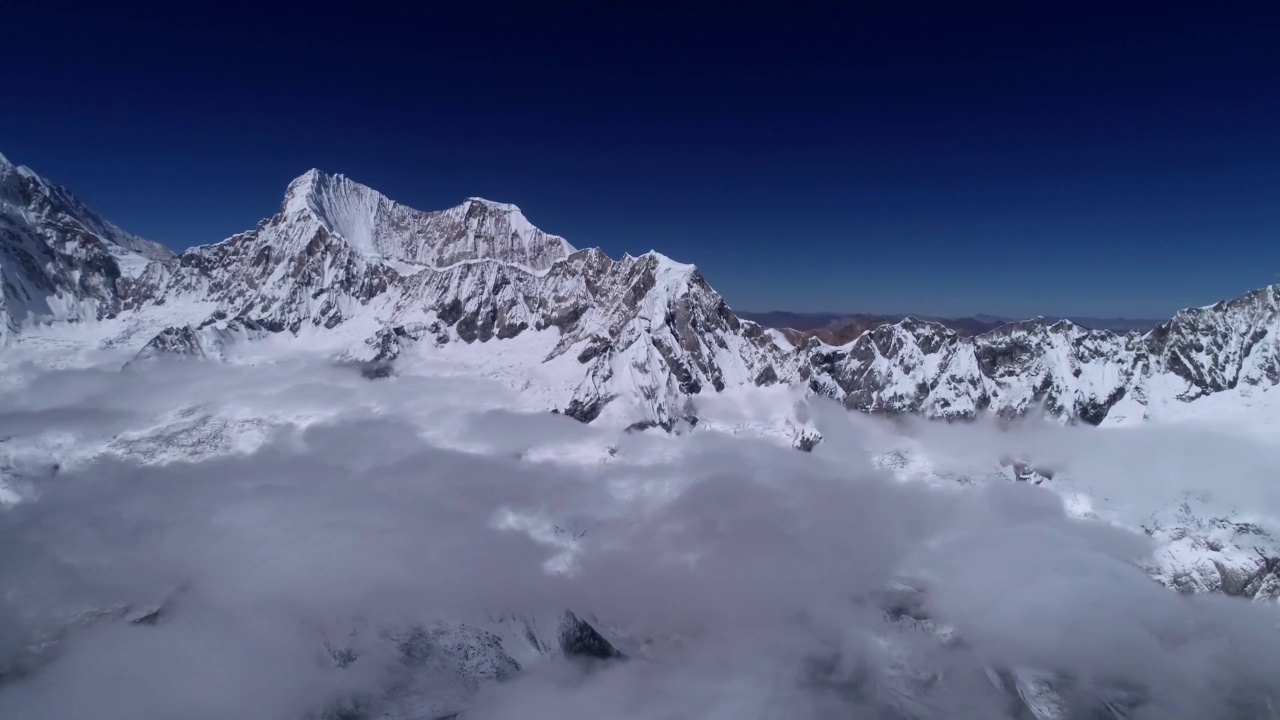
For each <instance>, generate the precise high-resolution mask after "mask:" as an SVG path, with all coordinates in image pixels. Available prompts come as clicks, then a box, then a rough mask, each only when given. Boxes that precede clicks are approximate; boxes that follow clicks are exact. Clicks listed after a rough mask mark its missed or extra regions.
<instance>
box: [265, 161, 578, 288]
mask: <svg viewBox="0 0 1280 720" xmlns="http://www.w3.org/2000/svg"><path fill="white" fill-rule="evenodd" d="M281 215H282V216H283V217H285V218H288V219H289V220H290V221H291V222H293V223H299V222H305V218H308V217H309V218H312V219H314V220H315V221H316V222H318V223H319V225H320V226H321V227H323V228H324V230H325V231H326V232H327V233H329V234H331V235H333V236H335V237H338V238H341V239H342V240H343V241H344V242H346V243H347V244H348V245H349V246H350V247H351V248H352V249H353V250H354V251H355V252H357V253H358V254H360V255H361V256H362V257H365V258H370V259H383V260H390V261H395V262H401V263H410V264H413V265H421V266H425V267H431V268H442V267H447V266H450V265H455V264H457V263H461V262H469V261H478V260H496V261H499V262H504V263H508V264H511V265H517V266H520V267H523V268H527V269H529V270H531V271H534V272H543V271H546V270H547V269H548V268H550V267H551V265H552V264H553V263H555V262H556V261H557V260H562V259H564V258H565V257H568V256H569V255H570V254H571V253H573V252H574V248H573V246H572V245H570V244H569V243H568V242H567V241H566V240H565V239H564V238H561V237H556V236H554V235H548V234H547V233H544V232H542V231H541V230H539V229H538V228H536V227H534V226H533V224H532V223H530V222H529V221H528V219H526V218H525V216H524V214H523V213H521V212H520V209H519V208H517V207H516V206H515V205H508V204H505V203H496V202H491V201H489V200H483V199H480V198H468V199H467V200H466V201H464V202H463V203H462V204H461V205H458V206H457V207H453V208H449V209H448V210H441V211H437V212H423V211H421V210H415V209H413V208H410V207H407V206H405V205H401V204H399V203H396V202H394V201H393V200H391V199H389V198H387V196H385V195H383V194H382V193H379V192H378V191H376V190H374V189H372V188H370V187H367V186H365V185H361V184H360V183H357V182H355V181H353V180H351V179H349V178H347V177H346V176H344V175H329V174H327V173H324V172H321V171H319V170H310V171H308V172H306V173H304V174H303V175H301V176H299V177H298V178H297V179H296V180H294V181H293V182H291V183H289V187H288V189H287V190H286V191H285V199H284V205H283V207H282V208H281Z"/></svg>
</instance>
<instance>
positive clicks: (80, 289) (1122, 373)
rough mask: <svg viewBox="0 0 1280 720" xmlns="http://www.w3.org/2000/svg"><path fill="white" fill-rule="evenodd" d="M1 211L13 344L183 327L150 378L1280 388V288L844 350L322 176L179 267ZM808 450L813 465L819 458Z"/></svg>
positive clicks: (74, 227)
mask: <svg viewBox="0 0 1280 720" xmlns="http://www.w3.org/2000/svg"><path fill="white" fill-rule="evenodd" d="M0 201H2V202H3V212H2V213H0V240H2V242H0V269H3V279H4V286H3V295H2V296H0V302H2V304H0V313H2V314H3V315H4V321H5V322H4V323H3V324H2V325H0V333H4V334H6V335H11V334H13V333H16V332H19V331H20V330H21V329H22V328H24V327H27V326H30V325H32V324H39V323H47V322H53V321H73V322H74V321H86V320H99V319H105V318H111V317H117V316H120V317H131V316H138V317H147V316H149V315H150V314H157V313H160V312H162V311H163V312H164V313H165V317H166V324H170V323H172V320H169V319H168V318H172V317H174V316H175V315H176V316H177V317H178V318H179V320H178V324H175V325H173V326H172V327H169V328H168V329H166V330H164V331H163V332H162V333H160V335H159V336H157V337H155V338H154V339H152V341H151V342H149V343H147V345H146V347H144V348H143V349H142V351H141V353H140V357H144V358H145V357H150V356H155V355H158V354H180V355H189V356H196V357H221V356H223V355H224V351H225V349H226V348H227V347H228V346H229V345H230V344H233V343H237V342H244V341H246V340H253V339H256V338H259V337H262V336H264V335H266V334H269V333H276V332H288V333H295V334H296V333H301V332H303V331H307V332H313V331H324V330H335V329H337V328H338V327H339V326H343V327H344V330H343V331H342V332H343V333H348V330H347V329H346V328H350V327H356V328H368V329H367V330H361V331H360V335H359V338H360V339H358V340H354V341H353V342H352V343H351V344H350V345H349V346H348V347H346V348H345V349H344V350H343V351H342V354H343V355H344V356H346V357H348V358H350V359H355V360H362V361H376V362H378V363H385V362H391V361H394V360H396V359H397V358H398V357H400V356H401V355H403V353H405V352H406V351H408V350H409V349H410V348H413V347H415V346H418V345H423V344H425V346H424V351H426V348H430V347H436V346H441V345H446V344H449V343H467V344H473V343H490V342H503V341H506V340H510V339H512V338H517V337H520V336H523V335H525V334H526V333H530V332H533V333H554V335H553V337H554V342H552V343H550V344H549V345H547V346H544V347H550V350H549V351H547V350H541V351H538V353H537V354H531V355H530V356H529V357H527V358H525V359H524V360H523V362H527V364H528V365H529V366H530V367H531V368H532V367H534V366H537V365H539V364H547V363H550V364H555V366H556V367H557V368H559V370H558V372H561V373H562V374H564V375H566V376H568V377H571V378H574V379H573V380H572V382H570V383H569V384H568V386H567V387H569V388H570V389H569V390H557V391H555V392H556V394H554V395H551V396H548V404H549V405H550V407H551V408H555V409H558V410H560V411H562V412H563V413H564V414H566V415H569V416H571V417H575V418H577V419H579V420H582V421H584V422H591V421H593V420H595V419H597V418H600V417H601V416H604V415H609V416H611V417H612V416H617V417H616V418H615V419H617V420H620V421H622V422H623V424H624V426H625V425H630V424H633V423H640V424H646V425H651V426H661V427H673V426H674V425H675V424H676V423H678V422H680V421H681V420H683V419H686V418H696V417H697V409H696V399H697V398H698V397H699V396H700V395H702V394H703V393H714V392H719V391H721V390H724V389H726V388H739V387H742V388H750V387H753V386H767V385H773V384H777V383H782V384H791V385H802V386H805V387H807V388H808V389H809V390H810V391H811V392H815V393H819V394H822V395H827V396H830V397H833V398H836V399H838V400H841V401H842V402H844V403H845V405H846V406H848V407H849V408H850V409H854V410H858V411H862V412H870V413H887V414H900V413H919V414H923V415H926V416H929V417H936V418H946V419H959V418H970V417H973V416H975V415H977V414H979V413H984V412H991V413H995V414H998V415H1001V416H1014V415H1021V414H1024V413H1028V412H1045V413H1047V414H1049V415H1052V416H1056V417H1060V418H1062V419H1064V420H1066V421H1071V422H1083V423H1090V424H1097V423H1100V422H1102V421H1103V420H1105V419H1108V418H1112V419H1119V418H1141V417H1145V416H1147V415H1148V413H1149V411H1150V409H1151V408H1153V407H1158V406H1162V405H1165V404H1168V403H1171V402H1182V401H1189V400H1194V399H1197V398H1200V397H1203V396H1206V395H1210V394H1213V393H1218V392H1225V391H1233V390H1238V389H1240V388H1242V387H1243V388H1248V387H1251V386H1271V385H1275V384H1276V383H1277V382H1280V350H1278V345H1277V343H1278V342H1280V334H1278V332H1280V330H1278V328H1280V317H1278V313H1277V309H1278V308H1280V286H1272V287H1268V288H1263V289H1261V290H1256V291H1253V292H1251V293H1247V294H1246V295H1244V296H1242V297H1240V298H1238V299H1235V300H1232V301H1229V302H1222V303H1218V304H1216V305H1213V306H1210V307H1206V308H1197V309H1192V310H1185V311H1183V312H1180V313H1179V314H1178V315H1177V316H1175V317H1174V318H1173V319H1171V320H1170V321H1169V322H1167V323H1164V324H1161V325H1159V326H1157V327H1156V328H1155V329H1153V330H1151V331H1150V332H1147V333H1146V334H1138V333H1136V332H1133V333H1129V334H1125V335H1119V334H1115V333H1112V332H1108V331H1105V330H1089V329H1085V328H1083V327H1081V326H1078V325H1075V324H1072V323H1070V322H1067V321H1058V322H1053V323H1048V322H1045V321H1042V320H1034V321H1026V322H1019V323H1010V324H1006V325H1001V326H999V327H996V328H995V329H990V330H987V331H985V332H980V333H978V334H969V333H967V332H966V333H961V332H957V331H955V330H952V329H949V328H948V327H946V326H944V325H942V324H939V323H936V322H931V321H923V320H918V319H914V318H906V319H904V320H901V321H899V322H895V323H879V324H875V325H874V326H869V327H870V329H868V330H866V331H865V332H862V333H861V334H860V335H857V336H856V337H854V338H853V339H852V340H851V341H849V342H847V343H845V344H843V345H839V346H832V345H828V344H825V343H823V342H821V341H818V340H815V339H812V338H807V339H806V338H800V337H799V336H793V337H791V339H790V341H788V340H787V339H784V335H783V334H782V333H778V332H775V331H769V330H765V329H764V328H763V327H761V326H760V325H757V324H755V323H752V322H746V321H743V320H741V319H740V318H739V317H738V316H737V315H735V314H734V313H733V312H732V311H731V310H730V309H729V307H728V306H727V305H726V303H725V302H724V299H723V298H721V297H720V296H719V295H718V294H717V293H716V292H715V291H714V290H713V289H712V288H711V287H710V286H709V285H708V284H707V282H706V281H705V279H704V278H703V277H702V274H701V273H700V272H698V270H697V269H696V268H694V267H693V266H690V265H683V264H680V263H677V262H675V261H673V260H671V259H669V258H666V257H664V256H662V255H660V254H658V253H653V252H651V253H647V254H644V255H641V256H639V257H633V256H630V255H628V256H624V257H623V258H621V259H619V260H614V259H612V258H610V257H608V256H607V255H605V254H604V253H603V252H601V251H600V250H598V249H587V250H575V249H574V248H573V247H572V246H571V245H569V243H568V242H566V241H565V240H564V239H563V238H559V237H556V236H553V235H549V234H547V233H544V232H542V231H541V230H538V229H537V228H536V227H534V226H533V225H532V224H530V223H529V221H528V220H527V219H526V218H525V217H524V215H523V214H522V213H521V212H520V211H519V209H517V208H516V207H515V206H513V205H507V204H502V203H495V202H490V201H487V200H481V199H478V198H471V199H468V200H467V201H465V202H463V203H462V204H461V205H459V206H457V207H454V208H450V209H448V210H443V211H439V212H422V211H418V210H414V209H412V208H409V207H406V206H404V205H400V204H398V203H395V202H394V201H392V200H390V199H388V198H387V197H386V196H384V195H382V194H380V193H378V192H376V191H374V190H372V189H370V188H368V187H365V186H363V185H360V184H359V183H356V182H354V181H351V180H349V179H347V178H345V177H343V176H341V175H327V174H325V173H322V172H319V171H316V170H312V171H310V172H308V173H306V174H304V175H302V176H301V177H299V178H298V179H297V180H295V181H294V182H292V183H291V184H290V185H289V187H288V189H287V191H286V194H285V199H284V202H283V204H282V206H281V209H280V212H279V213H277V214H276V215H275V216H273V217H271V218H269V219H267V220H264V221H263V222H261V223H260V224H259V225H258V227H256V228H254V229H253V230H250V231H249V232H245V233H241V234H239V235H236V236H234V237H231V238H228V239H227V240H225V241H223V242H220V243H216V244H213V245H207V246H202V247H196V248H192V249H190V250H188V251H187V252H185V253H183V254H182V255H181V256H178V257H174V256H173V255H172V254H171V253H169V252H168V251H167V250H165V249H164V248H162V247H160V246H158V245H155V244H153V243H148V242H147V241H145V240H140V239H138V238H136V237H133V236H131V235H128V234H127V233H123V232H122V231H120V230H119V229H118V228H115V227H114V226H112V225H110V224H109V223H106V222H105V221H103V220H101V219H100V218H98V217H97V216H96V215H94V214H93V213H92V212H90V211H89V210H88V209H86V208H84V206H83V205H82V204H80V203H79V201H77V200H75V198H74V197H72V196H71V195H70V194H69V193H67V192H66V191H65V190H62V189H60V188H56V187H55V186H53V185H51V184H50V183H48V182H46V181H44V180H42V179H40V178H39V177H38V176H36V175H35V174H34V173H32V172H31V171H30V170H27V169H25V168H14V167H13V166H12V165H9V164H8V163H7V162H3V163H0ZM210 313H212V315H211V314H210ZM228 318H232V319H233V320H230V321H228V320H227V319H228ZM184 323H185V324H184ZM335 337H337V336H335ZM342 337H346V335H342ZM793 343H794V344H793ZM380 367H381V366H380ZM801 435H802V436H803V437H800V438H799V439H798V440H797V446H798V447H801V448H802V449H811V448H812V447H813V445H814V444H815V443H816V442H817V437H816V435H812V434H811V433H808V432H807V431H806V432H802V433H801Z"/></svg>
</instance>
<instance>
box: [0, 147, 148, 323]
mask: <svg viewBox="0 0 1280 720" xmlns="http://www.w3.org/2000/svg"><path fill="white" fill-rule="evenodd" d="M172 257H173V253H172V252H170V251H169V250H168V249H167V248H165V247H164V246H162V245H158V244H156V243H153V242H149V241H147V240H143V239H142V238H139V237H135V236H133V235H130V234H128V233H126V232H124V231H123V230H121V229H120V228H118V227H116V226H115V225H112V224H111V223H109V222H107V221H105V220H103V219H102V218H100V217H98V215H97V214H95V213H94V212H93V211H92V210H90V209H89V208H87V207H85V206H84V204H82V203H81V202H80V201H79V200H77V199H76V198H75V196H73V195H72V194H71V193H70V192H68V191H67V190H66V189H64V188H61V187H58V186H57V185H54V184H53V183H50V182H49V181H47V180H45V179H43V178H41V177H40V176H39V175H36V174H35V173H34V172H32V171H31V170H30V169H29V168H26V167H21V166H15V165H13V164H12V163H10V162H9V161H8V160H7V159H5V157H4V156H3V155H0V340H2V339H4V338H5V337H7V336H8V335H10V334H12V333H16V332H18V331H19V330H21V329H22V328H23V327H24V326H26V327H29V326H32V325H39V324H44V323H50V322H62V321H69V322H79V321H84V320H101V319H104V318H110V317H114V316H115V315H116V314H118V313H119V312H120V311H121V309H122V308H123V307H124V305H125V304H126V303H127V302H128V301H129V299H130V298H131V297H132V293H133V291H134V284H133V282H134V279H135V278H136V277H137V276H138V275H139V274H141V273H142V271H143V270H144V269H145V268H146V267H147V265H148V264H151V263H158V264H160V265H163V264H164V263H166V262H169V261H170V259H171V258H172Z"/></svg>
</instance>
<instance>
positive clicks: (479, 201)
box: [465, 197, 520, 212]
mask: <svg viewBox="0 0 1280 720" xmlns="http://www.w3.org/2000/svg"><path fill="white" fill-rule="evenodd" d="M465 204H466V205H482V206H484V207H485V208H488V209H491V210H497V211H500V212H520V208H518V207H516V206H515V205H513V204H511V203H504V202H498V201H496V200H486V199H484V198H482V197H469V198H467V199H466V201H465Z"/></svg>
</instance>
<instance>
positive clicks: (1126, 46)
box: [0, 0, 1280, 317]
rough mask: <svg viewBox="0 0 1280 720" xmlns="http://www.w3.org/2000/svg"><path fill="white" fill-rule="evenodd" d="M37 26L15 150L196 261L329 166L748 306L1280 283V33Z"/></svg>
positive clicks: (1119, 7) (1049, 24)
mask: <svg viewBox="0 0 1280 720" xmlns="http://www.w3.org/2000/svg"><path fill="white" fill-rule="evenodd" d="M40 5H41V4H39V3H26V4H23V6H21V7H12V6H10V7H7V8H6V10H5V12H4V13H3V15H4V25H5V29H4V37H3V43H0V93H3V94H2V95H0V103H2V104H0V108H2V109H0V152H3V153H4V154H6V155H7V156H8V157H9V159H10V160H12V161H14V162H18V163H22V164H26V165H30V166H32V167H33V168H35V169H36V170H37V171H39V172H41V173H42V174H44V175H46V176H48V177H51V178H52V179H54V180H57V181H58V182H60V183H62V184H64V185H67V186H68V187H70V188H71V189H72V190H73V191H75V192H76V193H77V194H78V195H80V196H81V198H82V199H83V200H84V201H85V202H86V203H88V204H89V205H90V206H92V207H94V208H96V209H98V210H99V211H100V212H102V213H103V214H104V215H105V216H106V217H108V218H109V219H111V220H113V221H115V222H116V223H117V224H119V225H121V226H123V227H125V228H126V229H129V230H131V231H133V232H135V233H138V234H140V235H143V236H145V237H149V238H152V239H155V240H158V241H161V242H164V243H167V244H169V245H171V246H173V247H175V248H182V247H186V246H189V245H192V244H200V243H208V242H214V241H217V240H220V239H222V238H224V237H226V236H228V235H231V234H233V233H235V232H238V231H241V230H245V229H249V228H251V227H253V226H254V224H255V223H256V222H257V221H258V220H259V219H261V218H263V217H266V216H269V215H270V214H272V213H273V212H274V211H275V210H276V209H277V207H278V205H279V202H280V198H281V196H282V194H283V190H284V186H285V185H286V184H287V183H288V181H289V180H290V179H291V178H293V177H294V176H296V175H299V174H301V173H302V172H303V171H305V170H306V169H308V168H310V167H313V166H315V167H320V168H322V169H324V170H327V171H331V172H342V173H344V174H346V175H348V176H350V177H352V178H355V179H356V180H359V181H361V182H364V183H366V184H368V185H371V186H373V187H375V188H377V189H379V190H381V191H383V192H384V193H386V194H388V195H389V196H391V197H392V198H394V199H396V200H399V201H401V202H405V203H407V204H409V205H412V206H415V207H419V208H423V209H437V208H443V207H447V206H451V205H454V204H456V203H458V202H459V201H461V200H462V199H463V198H464V197H466V196H469V195H480V196H484V197H488V198H491V199H495V200H502V201H507V202H514V203H516V204H518V205H520V206H521V208H522V209H523V210H524V211H525V214H526V215H528V217H529V218H530V220H532V221H533V222H534V223H535V224H537V225H538V226H540V227H542V228H543V229H545V230H547V231H549V232H553V233H557V234H560V235H564V236H565V237H567V238H568V239H569V240H570V241H571V242H573V243H574V244H576V245H578V246H580V247H585V246H590V245H599V246H602V247H603V248H604V249H605V250H607V251H608V252H609V253H611V254H613V255H619V254H621V253H622V252H624V251H630V252H632V253H639V252H643V251H646V250H649V249H651V248H652V249H657V250H659V251H661V252H664V253H666V254H668V255H670V256H672V257H674V258H676V259H678V260H682V261H686V262H693V263H696V264H698V265H699V266H700V267H701V268H702V269H703V271H704V273H705V274H706V275H707V277H708V279H709V280H710V281H711V282H712V284H713V285H714V286H716V287H717V288H718V289H719V290H721V292H722V293H723V294H724V295H725V297H726V298H727V299H728V300H729V302H730V304H731V305H733V306H734V307H738V308H742V309H756V310H765V309H775V308H777V309H789V310H833V311H861V312H917V313H923V314H936V315H964V314H972V313H978V312H987V313H995V314H1002V315H1016V316H1024V315H1035V314H1046V315H1062V314H1074V315H1090V316H1129V317H1149V316H1154V317H1160V316H1163V315H1167V314H1169V313H1170V312H1172V311H1173V310H1175V309H1176V308H1178V307H1182V306H1185V305H1197V304H1205V303H1209V302H1213V301H1215V300H1217V299H1219V298H1225V297H1231V296H1234V295H1237V294H1239V293H1241V292H1243V291H1245V290H1248V289H1250V288H1253V287H1258V286H1262V285H1265V284H1268V283H1272V282H1278V281H1280V3H1275V2H1268V3H1258V4H1253V5H1250V4H1244V3H1240V4H1237V3H1223V4H1221V5H1230V6H1232V7H1231V8H1230V9H1217V8H1215V7H1212V6H1211V4H1210V3H1195V4H1186V5H1180V4H1178V3H1159V4H1157V3H1149V4H1148V3H1129V2H1125V3H1107V4H1091V3H1028V2H1019V3H1009V4H1002V3H995V2H985V3H963V2H950V3H941V2H939V3H932V2H919V1H911V0H897V1H894V0H884V1H883V2H876V3H863V4H822V3H810V4H800V5H796V4H794V3H793V4H791V6H790V7H791V8H792V9H791V10H789V11H784V10H782V9H771V8H770V6H764V5H742V4H732V3H715V4H708V3H701V4H698V9H693V10H691V9H688V8H680V6H678V5H674V4H673V5H665V6H662V7H659V6H658V5H655V4H652V3H625V2H617V1H613V2H609V1H608V0H601V2H597V3H578V2H567V1H566V2H559V3H531V2H525V3H519V2H507V3H497V2H482V1H479V0H477V2H471V3H457V4H449V3H440V2H435V3H432V2H428V3H423V4H422V5H423V7H422V8H421V9H417V10H410V9H407V8H408V5H407V4H403V3H401V4H396V5H390V4H388V5H379V4H376V3H360V4H354V5H350V4H348V5H345V6H341V7H342V9H341V11H340V12H337V11H331V10H328V9H326V8H327V6H324V5H319V4H312V5H310V6H300V7H297V8H289V9H278V10H277V9H263V8H261V7H259V8H253V9H251V10H248V9H246V10H244V11H235V10H233V9H231V8H229V7H227V6H217V7H207V8H203V9H197V10H193V9H190V8H185V7H184V8H178V7H176V6H177V5H179V4H177V3H174V4H173V6H174V7H170V8H169V9H167V10H163V11H160V10H155V9H150V10H147V9H132V8H123V9H122V8H111V9H110V10H109V11H108V9H106V8H98V9H95V10H92V11H81V10H78V9H76V8H74V7H71V6H67V5H60V6H59V8H58V9H48V8H42V7H40ZM780 5H781V4H779V6H780ZM795 8H801V9H798V10H797V9H795Z"/></svg>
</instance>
